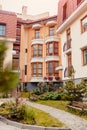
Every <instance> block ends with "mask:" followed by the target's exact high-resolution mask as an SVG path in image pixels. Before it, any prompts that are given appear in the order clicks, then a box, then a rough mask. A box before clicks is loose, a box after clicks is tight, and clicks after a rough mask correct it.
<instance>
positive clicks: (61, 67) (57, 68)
mask: <svg viewBox="0 0 87 130" xmlns="http://www.w3.org/2000/svg"><path fill="white" fill-rule="evenodd" d="M55 70H56V71H59V70H63V66H58V67H56V69H55Z"/></svg>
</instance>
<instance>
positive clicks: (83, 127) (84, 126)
mask: <svg viewBox="0 0 87 130" xmlns="http://www.w3.org/2000/svg"><path fill="white" fill-rule="evenodd" d="M24 102H25V103H26V104H27V105H29V106H32V107H35V108H38V109H40V110H43V111H45V112H47V113H49V114H50V115H52V116H53V117H55V118H57V119H58V120H60V121H61V122H63V123H64V124H65V125H66V126H68V128H71V129H72V130H87V120H85V119H82V118H80V117H78V116H75V115H73V114H70V113H68V112H65V111H62V110H59V109H56V108H52V107H49V106H45V105H41V104H37V103H32V102H29V101H24Z"/></svg>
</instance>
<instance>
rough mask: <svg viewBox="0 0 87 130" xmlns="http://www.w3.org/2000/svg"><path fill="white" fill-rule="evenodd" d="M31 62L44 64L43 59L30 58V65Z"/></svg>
mask: <svg viewBox="0 0 87 130" xmlns="http://www.w3.org/2000/svg"><path fill="white" fill-rule="evenodd" d="M33 62H44V59H43V57H32V58H31V63H33Z"/></svg>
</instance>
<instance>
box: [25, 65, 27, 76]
mask: <svg viewBox="0 0 87 130" xmlns="http://www.w3.org/2000/svg"><path fill="white" fill-rule="evenodd" d="M25 75H27V65H25Z"/></svg>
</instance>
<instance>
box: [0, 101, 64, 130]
mask: <svg viewBox="0 0 87 130" xmlns="http://www.w3.org/2000/svg"><path fill="white" fill-rule="evenodd" d="M9 105H10V104H8V103H6V104H4V105H2V106H0V114H1V115H3V116H5V117H6V118H9V115H11V113H10V109H9ZM11 105H12V104H11ZM12 106H13V105H12ZM11 110H12V115H13V114H14V115H15V114H17V115H16V118H15V119H16V120H15V121H18V122H21V123H24V124H31V125H38V126H46V127H62V128H66V126H65V125H64V124H63V123H61V122H60V121H58V120H57V119H56V118H54V117H52V116H50V115H49V114H48V113H46V112H44V111H41V110H39V109H36V108H33V107H30V106H27V105H25V106H24V104H23V105H22V104H20V105H19V106H18V107H17V110H16V106H15V107H14V106H13V109H11ZM19 110H20V111H19ZM24 110H25V112H24V113H23V111H24ZM21 113H23V116H22V117H24V118H22V117H21V118H20V116H21V115H20V114H21ZM11 117H12V116H11ZM17 117H18V118H17ZM9 119H11V120H14V119H13V118H9Z"/></svg>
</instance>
